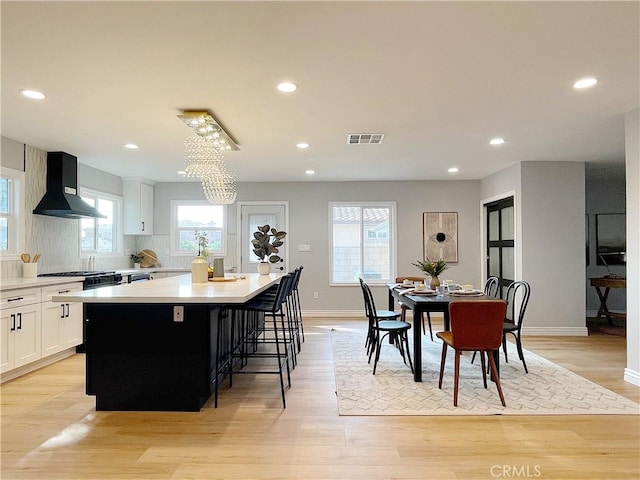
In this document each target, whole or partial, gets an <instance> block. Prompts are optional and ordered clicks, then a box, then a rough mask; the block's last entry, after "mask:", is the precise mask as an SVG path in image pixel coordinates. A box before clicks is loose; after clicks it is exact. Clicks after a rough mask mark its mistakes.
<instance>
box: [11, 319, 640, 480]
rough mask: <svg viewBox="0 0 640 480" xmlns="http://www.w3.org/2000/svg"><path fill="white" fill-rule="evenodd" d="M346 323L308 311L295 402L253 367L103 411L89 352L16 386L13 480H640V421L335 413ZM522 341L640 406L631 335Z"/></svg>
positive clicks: (623, 418)
mask: <svg viewBox="0 0 640 480" xmlns="http://www.w3.org/2000/svg"><path fill="white" fill-rule="evenodd" d="M336 324H340V325H343V326H344V325H345V324H348V325H358V326H362V325H363V322H362V321H356V320H335V319H314V318H307V319H305V331H306V342H305V344H304V346H303V350H302V353H301V354H300V355H299V357H298V367H297V368H296V369H295V370H294V372H293V375H292V383H293V388H292V389H291V390H289V391H288V392H287V404H288V408H287V409H286V410H282V408H281V401H280V393H279V388H278V385H277V377H275V376H262V377H260V378H255V379H254V378H251V377H249V376H248V375H247V376H239V377H238V378H237V382H234V387H233V388H232V389H227V390H225V391H224V392H223V393H222V395H221V399H220V408H218V409H214V408H213V407H212V405H211V404H210V403H209V404H207V405H206V406H205V408H203V409H202V411H201V412H199V413H149V412H139V413H125V412H96V411H95V408H94V399H93V397H87V396H86V395H85V394H84V364H83V361H84V356H82V355H76V356H74V357H71V358H69V359H66V360H63V361H61V362H59V363H57V364H55V365H51V366H49V367H46V368H44V369H41V370H39V371H38V372H34V373H32V374H29V375H27V376H24V377H21V378H19V379H16V380H14V381H11V382H8V383H6V384H4V385H2V387H1V393H2V412H1V419H2V459H1V460H2V471H1V473H2V475H1V476H2V479H3V480H8V479H18V478H21V479H83V480H85V479H118V480H124V479H133V478H141V479H188V478H193V479H276V478H277V479H304V480H311V479H336V480H337V479H340V480H345V479H367V480H371V479H420V480H424V479H474V480H475V479H494V478H541V479H600V480H601V479H618V478H620V479H622V478H624V479H637V478H639V476H640V465H639V462H640V461H639V447H640V434H639V431H640V423H639V422H640V420H639V419H640V417H639V416H623V415H607V416H600V415H584V416H488V417H340V416H338V414H337V407H336V398H335V393H334V392H335V387H334V377H333V365H332V355H331V343H330V335H329V330H330V328H331V325H336ZM434 327H435V328H436V330H438V329H439V328H438V327H437V326H435V325H434ZM525 348H527V349H529V350H532V351H534V352H536V353H538V354H540V355H542V356H544V357H546V358H548V359H550V360H552V361H554V362H556V363H559V364H561V365H563V366H565V367H567V368H569V369H570V370H573V371H575V372H577V373H578V374H580V375H583V376H585V377H587V378H589V379H591V380H592V381H595V382H597V383H599V384H601V385H603V386H604V387H606V388H609V389H610V390H613V391H615V392H617V393H619V394H621V395H624V396H625V397H627V398H629V399H631V400H634V401H636V402H639V401H640V390H639V389H638V388H637V387H634V386H633V385H630V384H628V383H625V382H624V381H623V380H622V372H623V369H624V366H625V339H624V338H621V337H613V336H606V335H595V336H590V337H573V338H568V337H560V338H549V337H538V338H534V337H527V338H525ZM507 395H508V394H507Z"/></svg>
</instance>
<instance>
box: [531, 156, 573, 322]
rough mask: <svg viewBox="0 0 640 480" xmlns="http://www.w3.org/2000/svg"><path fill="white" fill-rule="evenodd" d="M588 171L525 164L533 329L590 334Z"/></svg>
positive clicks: (558, 164)
mask: <svg viewBox="0 0 640 480" xmlns="http://www.w3.org/2000/svg"><path fill="white" fill-rule="evenodd" d="M584 172H585V170H584V164H583V163H581V162H523V163H522V205H521V226H522V275H523V278H524V279H526V280H527V281H528V282H529V283H530V284H531V290H532V296H534V295H535V299H536V301H533V300H532V301H531V303H530V306H529V309H528V311H527V327H529V330H530V331H531V330H533V329H540V328H542V327H544V329H545V330H546V331H547V332H548V333H554V332H556V333H562V334H571V333H573V334H581V333H582V334H586V328H585V311H584V306H585V282H586V276H585V265H584V264H585V255H584V231H585V213H584V212H585V210H584V209H585V173H584Z"/></svg>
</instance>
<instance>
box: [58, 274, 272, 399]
mask: <svg viewBox="0 0 640 480" xmlns="http://www.w3.org/2000/svg"><path fill="white" fill-rule="evenodd" d="M242 276H244V277H245V278H240V277H241V275H239V274H236V275H235V280H234V279H233V278H230V279H229V280H231V281H224V282H222V281H216V282H208V283H206V284H205V283H203V284H197V283H196V284H192V283H191V275H180V276H176V277H168V278H162V279H158V280H154V281H151V282H138V283H132V284H125V285H118V286H112V287H103V288H98V289H94V290H85V291H83V292H78V293H75V294H65V295H58V296H56V297H54V300H55V301H64V302H71V301H73V302H83V308H84V313H83V318H84V322H85V329H86V330H85V339H86V392H87V394H88V395H95V397H96V410H127V411H140V410H147V411H152V410H153V411H198V410H200V408H201V407H202V406H203V405H204V403H205V402H206V401H207V400H208V398H209V397H210V396H211V393H212V392H213V389H214V386H215V383H214V382H215V381H217V380H218V379H217V376H216V372H215V364H216V356H217V355H224V352H218V351H217V345H218V341H217V331H218V328H217V327H218V316H219V313H220V311H221V308H222V307H223V306H224V305H228V304H235V305H237V304H243V303H246V302H248V301H249V300H251V299H252V298H253V297H255V296H256V295H258V294H260V293H261V292H263V291H265V290H267V289H268V288H269V287H271V286H272V285H274V284H276V283H277V282H278V280H279V278H280V277H281V276H282V274H275V273H272V274H270V275H258V274H257V273H255V274H246V275H242ZM230 341H231V339H224V341H223V342H222V343H223V344H224V343H225V342H227V343H228V342H230ZM224 350H225V351H227V350H228V347H226V348H224Z"/></svg>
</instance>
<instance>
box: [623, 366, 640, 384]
mask: <svg viewBox="0 0 640 480" xmlns="http://www.w3.org/2000/svg"><path fill="white" fill-rule="evenodd" d="M624 381H625V382H628V383H631V384H632V385H635V386H637V387H640V372H636V371H635V370H631V369H630V368H625V369H624Z"/></svg>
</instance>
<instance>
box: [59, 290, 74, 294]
mask: <svg viewBox="0 0 640 480" xmlns="http://www.w3.org/2000/svg"><path fill="white" fill-rule="evenodd" d="M70 291H71V290H58V293H59V294H60V293H69V292H70Z"/></svg>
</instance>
